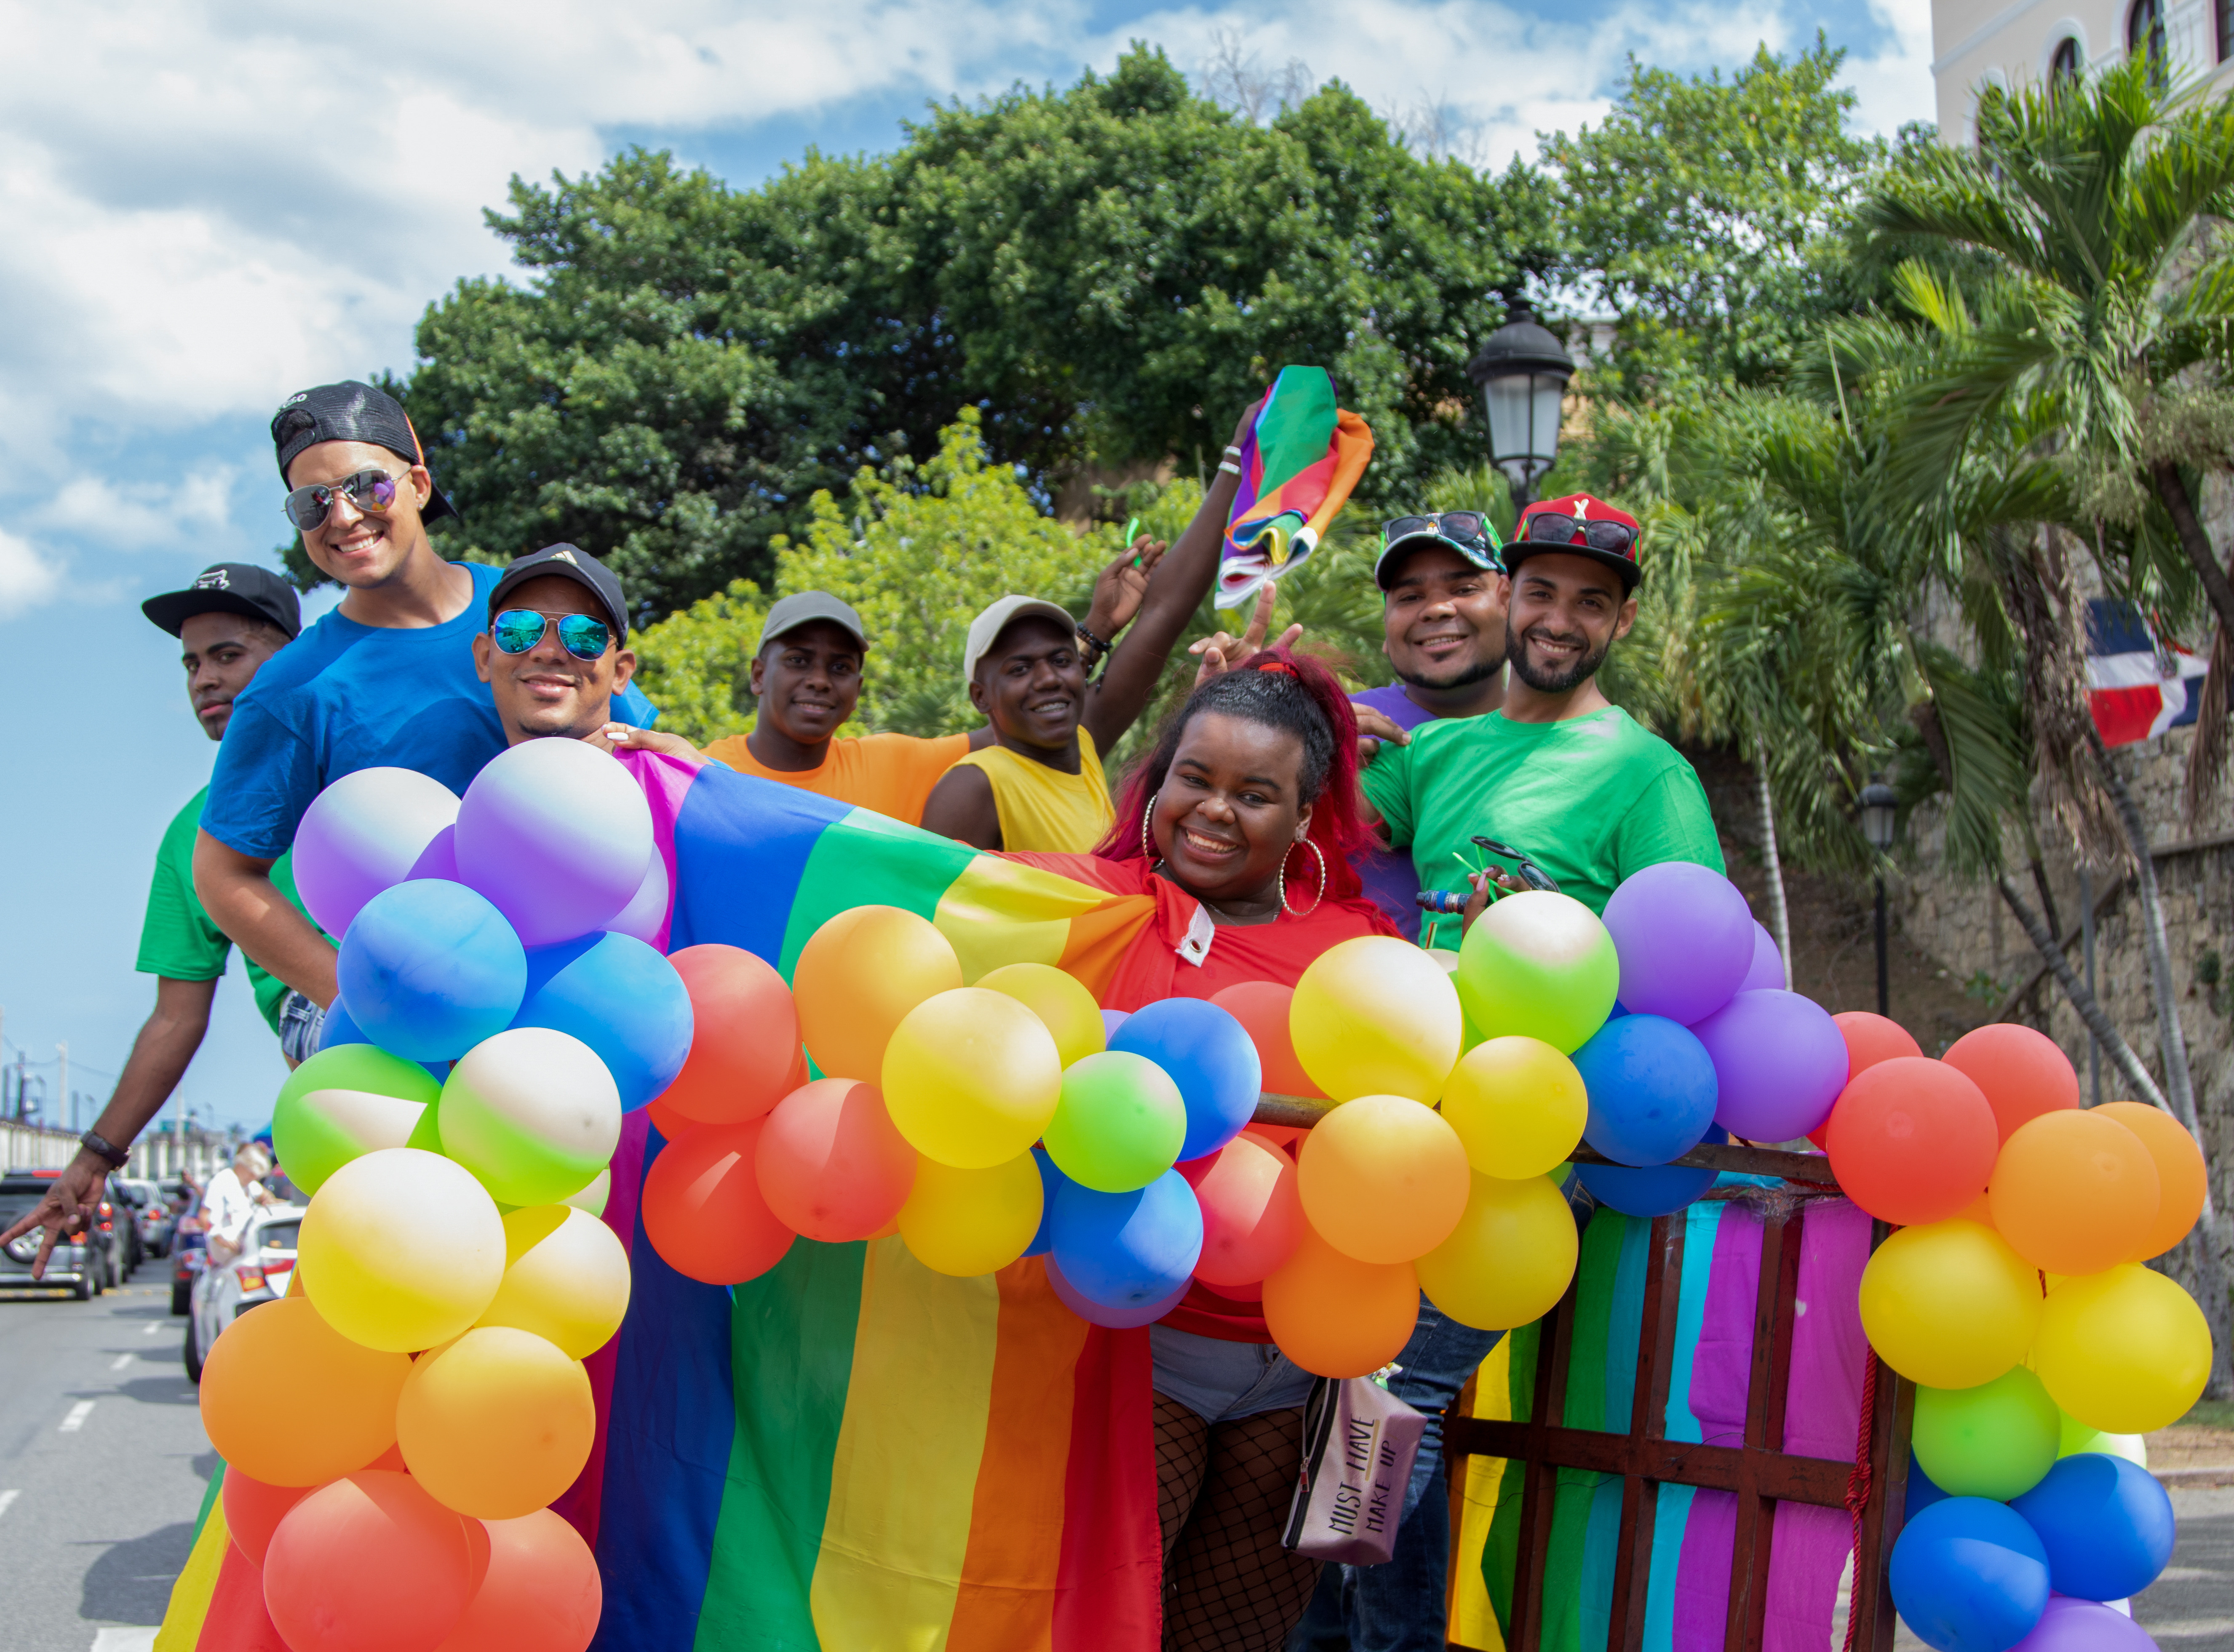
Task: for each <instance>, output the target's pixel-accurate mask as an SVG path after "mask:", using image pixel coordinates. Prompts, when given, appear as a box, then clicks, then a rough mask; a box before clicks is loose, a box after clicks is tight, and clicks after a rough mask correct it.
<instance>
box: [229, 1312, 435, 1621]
mask: <svg viewBox="0 0 2234 1652" xmlns="http://www.w3.org/2000/svg"><path fill="white" fill-rule="evenodd" d="M263 1311H264V1312H265V1313H267V1314H268V1313H270V1312H271V1309H269V1308H266V1309H264V1310H263ZM251 1317H254V1316H251ZM222 1340H223V1339H222V1338H220V1339H219V1341H220V1342H221V1341H222ZM398 1357H402V1356H400V1355H399V1356H398ZM473 1593H474V1543H473V1541H472V1539H471V1538H470V1537H469V1536H468V1534H467V1527H466V1522H465V1521H464V1520H462V1519H461V1518H459V1517H458V1516H457V1515H456V1514H454V1513H453V1512H451V1511H450V1510H448V1509H446V1508H444V1507H443V1506H442V1505H441V1504H439V1503H437V1502H436V1501H434V1499H433V1498H431V1497H429V1496H428V1495H427V1492H426V1489H425V1488H424V1487H423V1486H421V1485H420V1484H419V1482H418V1481H416V1480H415V1479H412V1478H411V1477H410V1476H409V1475H408V1474H391V1473H388V1472H383V1471H381V1470H378V1469H366V1470H363V1471H361V1472H357V1473H355V1474H351V1475H349V1476H348V1477H347V1478H346V1479H337V1480H336V1481H334V1482H333V1483H332V1484H331V1485H322V1486H320V1487H319V1488H318V1489H317V1491H315V1492H310V1494H309V1495H308V1496H306V1497H305V1498H304V1499H303V1500H302V1501H301V1502H299V1503H297V1505H295V1506H294V1507H293V1508H291V1509H290V1510H289V1511H288V1512H287V1515H286V1518H284V1519H283V1520H281V1521H280V1522H279V1527H278V1531H274V1532H273V1533H272V1534H271V1545H270V1546H269V1547H268V1548H267V1549H266V1550H265V1555H264V1604H265V1607H266V1608H267V1609H268V1610H270V1612H271V1623H272V1627H274V1628H275V1629H278V1631H279V1633H280V1635H281V1636H282V1637H283V1638H284V1640H285V1641H286V1642H287V1644H288V1646H289V1647H291V1649H293V1652H434V1649H435V1648H437V1647H439V1646H440V1645H441V1643H442V1642H443V1640H444V1638H445V1637H446V1636H448V1635H449V1633H450V1631H451V1630H452V1629H455V1628H456V1627H457V1623H458V1620H459V1619H460V1618H461V1617H462V1616H464V1615H465V1610H466V1603H467V1602H468V1601H469V1600H471V1599H472V1598H473Z"/></svg>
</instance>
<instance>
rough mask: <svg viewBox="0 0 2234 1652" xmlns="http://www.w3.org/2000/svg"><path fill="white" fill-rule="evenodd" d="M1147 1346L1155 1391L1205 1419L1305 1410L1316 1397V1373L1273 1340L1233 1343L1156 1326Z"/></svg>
mask: <svg viewBox="0 0 2234 1652" xmlns="http://www.w3.org/2000/svg"><path fill="white" fill-rule="evenodd" d="M1148 1347H1149V1349H1150V1351H1151V1352H1152V1353H1153V1355H1154V1357H1155V1363H1156V1392H1157V1393H1158V1394H1162V1395H1163V1396H1164V1398H1166V1400H1176V1401H1179V1403H1180V1404H1181V1405H1183V1406H1185V1407H1186V1408H1187V1409H1188V1410H1189V1411H1192V1412H1193V1413H1194V1414H1195V1415H1196V1416H1198V1417H1200V1418H1201V1419H1202V1420H1204V1421H1205V1422H1234V1421H1238V1420H1239V1419H1241V1418H1243V1417H1253V1416H1256V1415H1257V1414H1258V1413H1260V1412H1265V1411H1284V1410H1286V1409H1287V1408H1288V1407H1291V1406H1292V1407H1298V1408H1300V1407H1302V1405H1303V1401H1306V1400H1308V1399H1310V1396H1311V1383H1312V1381H1313V1380H1314V1379H1313V1378H1312V1376H1311V1374H1310V1372H1309V1371H1306V1370H1304V1369H1303V1367H1301V1366H1299V1365H1297V1363H1296V1362H1295V1361H1292V1360H1290V1358H1289V1357H1288V1356H1287V1355H1284V1354H1283V1353H1281V1352H1280V1350H1279V1349H1278V1348H1274V1347H1273V1346H1272V1345H1271V1343H1270V1342H1227V1341H1225V1339H1224V1338H1223V1337H1218V1336H1197V1335H1195V1334H1194V1333H1193V1332H1192V1331H1182V1330H1179V1329H1174V1328H1173V1327H1172V1326H1169V1325H1151V1326H1149V1327H1148Z"/></svg>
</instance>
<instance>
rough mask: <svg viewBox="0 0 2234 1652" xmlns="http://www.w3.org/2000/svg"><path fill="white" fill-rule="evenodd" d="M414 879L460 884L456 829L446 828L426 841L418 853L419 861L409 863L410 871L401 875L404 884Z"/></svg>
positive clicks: (453, 826) (455, 827)
mask: <svg viewBox="0 0 2234 1652" xmlns="http://www.w3.org/2000/svg"><path fill="white" fill-rule="evenodd" d="M403 878H404V881H405V882H406V883H408V882H409V881H410V880H411V879H412V878H441V879H442V880H443V881H444V882H446V883H452V884H461V883H463V882H465V879H464V878H461V877H459V876H458V828H457V826H455V825H451V826H444V827H443V828H442V829H441V831H440V832H437V833H435V834H434V837H433V838H432V839H429V840H428V844H427V846H426V847H425V848H424V849H422V850H421V851H420V852H419V859H416V860H415V861H413V862H412V863H411V870H410V871H409V872H405V873H404V874H403Z"/></svg>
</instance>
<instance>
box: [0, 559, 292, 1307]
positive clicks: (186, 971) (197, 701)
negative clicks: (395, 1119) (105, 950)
mask: <svg viewBox="0 0 2234 1652" xmlns="http://www.w3.org/2000/svg"><path fill="white" fill-rule="evenodd" d="M140 609H141V611H142V612H144V613H145V614H146V615H147V617H148V618H149V619H151V620H153V621H154V622H155V624H158V625H160V626H161V627H162V628H163V629H164V630H167V631H168V632H170V633H171V635H172V636H173V637H177V638H178V639H179V641H180V643H181V644H182V645H183V656H184V663H185V665H186V697H187V699H188V701H189V702H191V703H192V705H193V712H194V717H195V719H196V721H198V722H199V723H200V724H201V726H202V732H203V733H204V734H206V735H208V736H209V737H210V738H211V739H212V740H222V739H223V738H224V737H225V725H226V724H227V723H228V722H231V721H232V702H233V701H234V699H235V697H236V696H238V695H239V693H240V691H241V690H242V689H245V688H246V687H247V686H248V685H249V682H251V680H252V679H253V678H254V677H255V676H256V673H257V671H258V669H259V668H261V667H262V665H263V664H264V663H265V661H266V660H268V659H270V658H271V656H273V655H274V654H276V653H278V651H279V650H281V649H283V648H284V647H285V646H286V645H287V644H288V643H291V642H292V641H294V639H295V637H296V635H297V633H298V632H299V631H301V630H302V629H303V616H302V608H301V604H299V603H298V602H297V598H296V596H295V591H294V588H293V587H292V586H291V585H290V584H288V583H287V582H286V581H285V580H284V579H282V578H280V577H279V576H278V575H277V574H275V573H273V572H271V571H270V570H269V569H265V568H259V567H257V566H255V565H253V564H251V563H245V562H220V563H218V564H215V565H212V566H211V567H208V568H205V569H204V570H203V571H201V573H200V575H199V577H197V578H196V579H195V580H194V583H193V584H191V585H189V586H188V587H187V588H186V590H184V591H166V592H164V593H163V594H162V595H161V596H159V597H149V598H148V599H147V601H146V602H145V603H143V604H140ZM208 794H209V789H208V787H204V788H203V789H202V790H201V791H199V792H197V793H194V795H193V799H192V800H190V801H188V803H187V804H186V807H184V808H183V809H180V811H179V813H178V815H177V817H176V818H175V819H173V820H172V822H171V824H170V826H169V828H168V829H167V830H166V831H165V832H164V833H163V842H162V846H161V847H160V848H159V849H157V850H156V852H155V875H154V879H153V880H152V881H151V882H150V883H149V885H148V888H147V919H146V921H145V923H144V924H142V925H141V926H140V957H139V963H138V968H139V970H140V973H141V974H143V975H152V976H154V977H155V1009H154V1014H153V1015H149V1016H148V1017H147V1022H146V1024H145V1025H143V1026H142V1027H141V1028H140V1036H139V1037H138V1038H137V1039H135V1040H134V1041H133V1045H132V1055H131V1056H130V1058H129V1059H128V1060H127V1061H126V1062H125V1063H124V1071H123V1073H122V1074H121V1075H120V1076H119V1077H118V1079H117V1081H116V1089H115V1092H114V1094H112V1095H111V1096H110V1098H109V1101H108V1106H107V1107H104V1108H103V1109H102V1110H101V1117H100V1118H99V1119H97V1120H95V1121H94V1126H93V1128H92V1129H91V1130H89V1131H88V1132H87V1133H85V1135H84V1136H83V1138H82V1140H81V1145H80V1146H79V1149H78V1154H77V1157H76V1159H74V1160H73V1161H72V1162H71V1164H70V1166H69V1168H68V1169H67V1170H65V1171H63V1172H62V1175H61V1176H60V1177H58V1178H56V1181H55V1185H53V1186H52V1187H51V1188H49V1190H48V1192H47V1194H46V1197H45V1198H42V1199H41V1200H40V1201H39V1204H38V1205H37V1207H36V1208H35V1209H34V1210H33V1211H31V1212H30V1213H29V1215H28V1216H26V1217H24V1218H23V1220H22V1221H20V1222H18V1223H16V1224H15V1226H13V1227H12V1228H10V1229H9V1230H8V1231H7V1232H6V1233H5V1234H0V1243H4V1242H5V1241H7V1240H9V1239H13V1238H14V1237H16V1235H17V1234H19V1233H23V1232H27V1231H29V1230H30V1229H31V1228H33V1227H42V1228H44V1229H45V1230H46V1231H45V1234H44V1236H43V1237H42V1240H41V1242H40V1246H39V1254H38V1257H37V1259H36V1261H35V1262H34V1263H32V1268H31V1273H32V1277H34V1278H36V1277H38V1276H39V1275H40V1274H42V1273H43V1272H44V1271H45V1270H46V1265H47V1257H48V1254H49V1252H50V1251H51V1250H53V1249H54V1246H55V1243H56V1240H57V1239H58V1238H59V1237H61V1236H62V1234H63V1233H64V1232H67V1231H74V1230H75V1229H76V1228H78V1227H80V1226H82V1224H84V1222H85V1220H86V1219H87V1216H88V1213H89V1212H90V1211H91V1210H92V1209H93V1208H94V1206H95V1205H97V1203H98V1202H99V1200H100V1198H101V1185H102V1183H103V1180H104V1179H105V1178H106V1177H107V1176H108V1172H109V1171H110V1170H111V1169H119V1170H121V1169H122V1168H123V1166H124V1163H125V1158H126V1154H127V1152H128V1151H129V1149H130V1148H131V1146H132V1143H133V1140H134V1139H135V1138H136V1137H137V1136H138V1135H139V1133H140V1131H142V1130H143V1129H145V1128H146V1127H147V1121H148V1120H151V1119H153V1118H154V1116H155V1115H156V1114H157V1113H160V1111H162V1107H163V1103H164V1102H166V1101H167V1100H170V1097H171V1092H172V1091H173V1089H175V1088H176V1087H178V1083H179V1081H180V1079H181V1078H183V1077H184V1076H185V1075H186V1064H187V1063H188V1062H190V1061H193V1059H194V1052H195V1051H196V1050H198V1049H199V1048H201V1042H202V1035H204V1034H205V1033H206V1032H207V1031H208V1030H209V1014H210V1003H211V1001H212V999H214V998H215V996H217V983H218V980H219V977H220V976H223V975H224V974H225V958H226V956H227V955H228V954H229V953H230V952H231V951H232V942H230V941H228V940H227V939H226V938H225V933H224V931H223V930H219V928H218V926H217V925H216V924H213V923H212V922H211V921H210V916H209V914H208V913H207V912H206V911H203V910H202V904H201V902H200V901H199V900H198V899H196V898H195V896H194V835H195V833H196V831H197V830H198V829H199V826H200V824H201V818H202V800H203V799H204V798H206V796H208ZM271 881H272V883H273V884H274V885H276V886H277V887H278V889H279V891H280V892H281V893H283V894H284V895H285V896H286V898H288V899H289V900H290V901H293V902H294V903H295V904H296V905H297V907H298V908H299V907H300V905H301V904H302V903H301V901H300V900H299V899H298V898H297V896H296V893H295V881H294V878H293V876H292V873H291V867H290V866H289V864H288V862H287V861H286V860H284V859H282V860H281V861H279V862H278V864H277V865H274V866H273V867H272V869H271ZM242 961H243V962H244V963H247V962H248V961H247V959H246V958H245V957H244V958H243V960H242ZM248 979H249V984H250V986H251V988H252V989H253V990H254V991H255V994H256V1006H257V1008H258V1009H260V1010H262V1011H263V1012H264V1018H265V1020H266V1021H268V1022H271V1029H272V1031H273V1032H275V1033H276V1032H278V1031H279V1030H280V1020H281V1015H282V1004H283V1001H284V1000H286V999H287V998H289V997H290V996H300V995H290V994H289V992H288V989H287V983H285V982H284V981H280V980H278V979H276V978H274V977H273V976H269V975H267V974H265V972H264V971H263V970H260V969H258V968H257V966H256V965H255V964H254V963H248Z"/></svg>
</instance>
